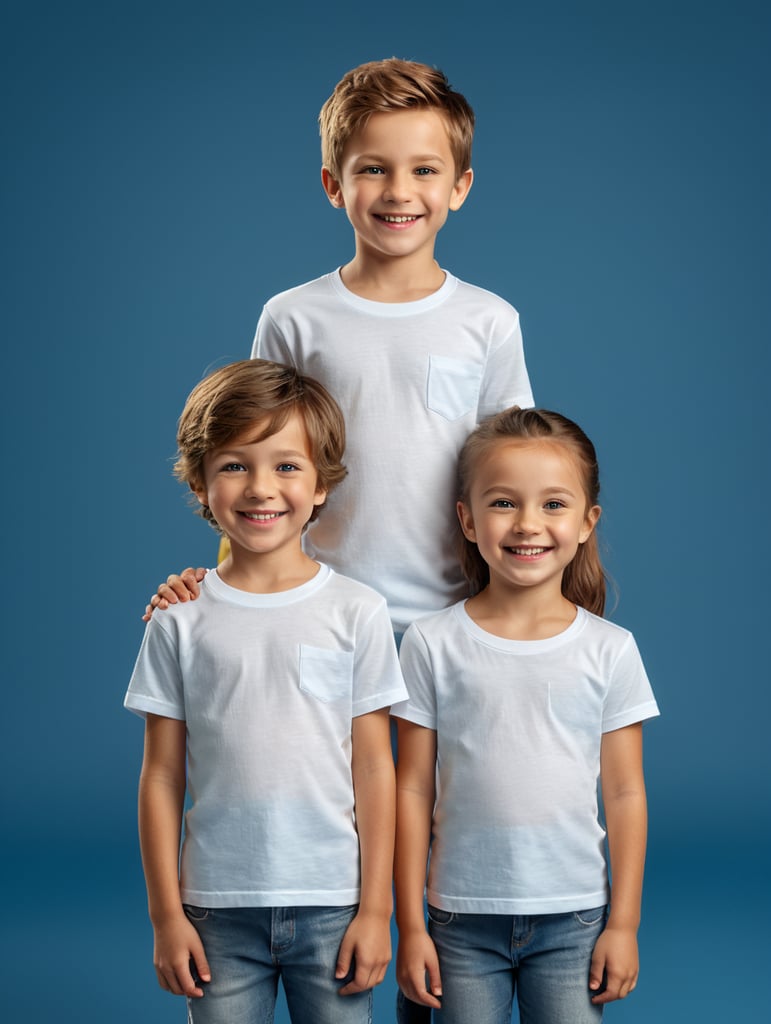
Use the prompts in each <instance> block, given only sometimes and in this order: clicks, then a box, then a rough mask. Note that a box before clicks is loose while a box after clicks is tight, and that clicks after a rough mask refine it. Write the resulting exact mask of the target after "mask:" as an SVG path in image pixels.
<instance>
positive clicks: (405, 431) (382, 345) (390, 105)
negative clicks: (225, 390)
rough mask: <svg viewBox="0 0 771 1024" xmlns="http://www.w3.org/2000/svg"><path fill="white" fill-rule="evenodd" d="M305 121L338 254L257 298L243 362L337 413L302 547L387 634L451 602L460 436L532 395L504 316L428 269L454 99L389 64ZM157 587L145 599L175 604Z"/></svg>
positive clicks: (459, 141)
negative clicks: (339, 217)
mask: <svg viewBox="0 0 771 1024" xmlns="http://www.w3.org/2000/svg"><path fill="white" fill-rule="evenodd" d="M319 122H320V128H321V148H322V161H323V167H322V171H321V178H322V183H323V185H324V189H325V191H326V194H327V196H328V198H329V200H330V202H331V203H332V205H333V206H335V207H336V208H338V209H343V210H345V211H346V214H347V215H348V218H349V220H350V222H351V225H352V227H353V232H354V242H355V252H354V256H353V258H352V259H351V260H350V262H349V263H347V264H346V265H345V266H344V267H342V268H341V269H340V270H337V271H334V272H333V273H331V274H327V275H326V276H324V277H322V278H319V279H318V280H316V281H311V282H310V283H308V284H304V285H301V286H299V287H297V288H293V289H291V290H290V291H287V292H283V293H282V294H280V295H276V296H275V297H274V298H272V299H270V300H269V301H268V303H267V304H266V306H265V308H264V310H263V312H262V315H261V317H260V320H259V323H258V325H257V333H256V337H255V340H254V348H253V351H252V354H253V356H256V357H262V358H267V359H275V360H276V361H277V362H281V363H286V364H288V365H291V366H295V367H297V369H298V370H299V371H300V372H301V373H310V374H312V375H313V376H314V377H316V378H317V379H318V380H320V381H321V382H322V383H323V384H324V385H325V386H326V387H328V388H329V390H330V392H331V393H332V394H333V395H334V396H335V398H336V399H337V401H339V402H340V404H341V406H342V408H343V409H344V410H345V416H346V423H347V426H348V439H349V440H348V453H347V457H348V464H349V467H350V470H351V477H352V480H351V486H350V487H347V488H345V489H343V490H341V491H339V492H337V493H335V494H334V495H332V496H331V497H330V500H329V507H328V509H327V511H326V513H325V515H324V517H323V518H322V519H321V520H319V522H318V523H314V524H313V525H312V526H311V528H310V529H309V530H308V534H307V536H306V538H305V548H306V551H307V552H308V553H309V554H310V555H311V556H312V557H317V558H319V559H321V560H322V561H324V562H326V563H327V564H329V565H331V566H332V567H333V568H335V569H336V570H338V571H340V572H344V573H346V574H347V575H351V576H353V577H355V578H356V579H359V580H362V581H363V582H365V583H368V584H369V585H370V586H372V587H374V588H375V589H376V590H377V591H378V592H379V593H381V594H383V595H384V596H385V598H386V600H387V602H388V606H389V609H390V613H391V618H392V622H393V626H394V629H395V631H396V632H397V633H401V632H403V631H404V630H405V629H406V627H407V626H408V625H409V623H410V622H412V621H413V619H415V618H417V617H418V616H420V615H424V614H427V613H430V612H435V611H438V610H439V609H441V608H444V607H446V606H448V605H450V604H453V603H454V602H456V601H458V600H460V599H461V598H462V597H463V596H464V594H465V592H466V587H465V583H464V581H463V577H462V574H461V572H460V568H459V566H458V558H457V554H456V549H455V538H456V536H457V524H456V523H455V521H454V517H453V510H454V508H455V498H456V494H455V472H456V461H457V456H458V453H459V451H460V449H461V447H462V445H463V443H464V441H465V440H466V437H467V436H468V434H469V433H470V432H471V430H472V429H473V428H474V427H475V426H476V424H477V423H478V422H479V420H480V419H483V418H484V417H486V416H488V415H491V414H492V413H495V412H498V411H500V410H501V409H504V408H506V407H508V406H511V405H520V406H531V405H532V404H533V398H532V394H531V390H530V384H529V381H528V376H527V370H526V368H525V360H524V354H523V349H522V336H521V333H520V327H519V317H518V314H517V312H516V310H515V309H513V308H512V307H511V306H510V305H509V304H508V303H507V302H505V301H504V300H503V299H501V298H499V297H498V296H496V295H493V294H492V293H491V292H488V291H484V290H482V289H480V288H476V287H474V286H472V285H469V284H465V283H464V282H462V281H459V280H458V279H457V278H455V277H453V276H452V274H450V273H448V272H446V271H444V270H442V269H441V268H440V267H439V264H438V263H437V262H436V260H435V259H434V247H435V242H436V236H437V234H438V232H439V230H440V229H441V227H442V225H443V224H444V223H445V220H446V219H447V216H448V214H449V212H450V211H454V210H458V209H459V208H460V207H461V206H462V205H463V202H464V201H465V199H466V196H467V195H468V191H469V189H470V187H471V182H472V178H473V172H472V170H471V142H472V136H473V131H474V114H473V112H472V110H471V107H470V106H469V104H468V103H467V102H466V100H465V98H464V97H463V96H462V95H461V94H460V93H458V92H455V91H454V90H453V89H452V88H451V87H450V85H449V83H448V81H447V79H446V77H445V76H444V75H443V74H442V72H441V71H438V70H437V69H435V68H431V67H428V66H427V65H425V64H418V63H415V62H411V61H404V60H397V59H396V58H392V59H389V60H382V61H374V62H372V63H368V64H363V65H361V66H360V67H357V68H354V69H353V70H352V71H350V72H348V74H346V75H345V76H344V77H343V78H342V80H341V81H340V83H339V84H338V85H337V87H336V88H335V90H334V92H333V93H332V95H331V96H330V98H329V99H328V100H327V102H326V103H325V104H324V106H323V108H322V110H321V114H320V117H319ZM186 578H188V579H190V586H191V588H192V589H193V591H195V589H196V588H195V582H194V580H193V579H192V578H191V576H190V575H189V574H186ZM175 586H176V591H173V590H172V589H169V588H162V594H163V595H164V596H165V597H168V598H169V599H170V600H171V601H172V602H173V601H175V600H176V599H177V597H179V598H180V599H181V600H183V601H184V600H187V598H188V596H189V595H188V593H187V591H186V589H185V587H184V585H181V584H179V582H178V580H177V581H176V583H175ZM157 603H158V602H157V599H156V598H154V599H153V604H154V605H155V604H157ZM162 606H164V607H165V602H162Z"/></svg>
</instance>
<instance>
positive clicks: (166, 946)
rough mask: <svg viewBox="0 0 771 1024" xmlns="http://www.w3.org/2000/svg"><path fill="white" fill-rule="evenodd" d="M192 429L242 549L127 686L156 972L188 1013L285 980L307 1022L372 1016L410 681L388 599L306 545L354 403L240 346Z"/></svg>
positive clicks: (184, 421) (264, 1006) (186, 461)
mask: <svg viewBox="0 0 771 1024" xmlns="http://www.w3.org/2000/svg"><path fill="white" fill-rule="evenodd" d="M177 441H178V448H179V458H178V461H177V464H176V467H175V470H176V473H177V476H178V477H179V478H180V479H181V480H182V481H184V482H185V483H187V484H188V485H189V486H190V488H191V490H192V491H193V492H194V494H195V496H196V498H197V500H198V502H199V503H200V510H201V514H202V515H203V516H204V518H206V519H208V520H209V521H210V522H211V523H212V524H213V525H214V526H215V527H216V528H217V529H218V530H219V531H221V532H223V533H224V534H225V535H226V536H227V538H228V540H229V543H230V553H229V555H228V557H227V558H226V559H225V560H224V561H223V562H222V563H221V564H220V565H219V566H218V567H217V569H216V570H215V571H212V572H209V573H208V574H207V575H206V578H205V580H204V582H203V585H202V590H201V595H200V598H199V600H198V601H196V602H195V603H192V604H190V603H188V604H181V605H178V606H177V607H175V608H173V609H170V610H169V611H168V612H166V613H165V614H163V615H156V616H155V617H154V618H153V619H152V621H151V622H150V623H149V624H148V627H147V631H146V633H145V637H144V640H143V643H142V648H141V650H140V653H139V657H138V659H137V663H136V667H135V669H134V673H133V675H132V678H131V683H130V685H129V689H128V693H127V695H126V699H125V704H126V707H128V708H130V709H131V710H134V711H136V712H138V713H140V714H142V715H143V716H144V717H145V719H146V726H145V755H144V761H143V765H142V774H141V780H140V799H139V810H140V842H141V849H142V859H143V864H144V870H145V877H146V882H147V891H148V907H149V912H150V917H151V920H152V924H153V931H154V935H155V955H154V960H155V967H156V971H157V974H158V981H159V983H160V985H161V987H162V988H164V989H167V990H168V991H171V992H173V993H175V994H177V995H185V996H187V998H188V1013H189V1020H190V1021H192V1022H194V1024H231V1022H232V1021H235V1020H247V1019H248V1020H257V1019H259V1020H272V1017H273V1007H274V1005H275V998H276V987H277V983H278V978H279V977H281V978H282V979H283V984H284V989H285V993H286V997H287V1003H288V1006H289V1011H290V1014H291V1017H292V1020H293V1021H295V1022H296V1024H307V1022H308V1021H313V1022H314V1024H366V1022H369V1021H370V1020H371V1012H372V1009H371V1007H372V993H371V988H372V986H373V985H376V984H378V983H379V982H380V981H382V979H383V977H384V975H385V971H386V966H387V964H388V961H389V959H390V933H389V923H390V917H391V867H392V861H393V839H394V836H393V832H394V799H395V794H394V767H393V760H392V757H391V747H390V733H389V724H388V709H389V706H390V704H391V703H392V702H394V701H397V700H400V699H403V698H404V697H406V691H405V688H404V683H403V682H402V680H401V675H400V672H399V667H398V660H397V656H396V648H395V644H394V640H393V635H392V632H391V626H390V622H389V618H388V613H387V609H386V605H385V602H384V600H383V599H382V598H381V597H380V596H379V595H378V594H375V593H374V592H373V591H372V590H370V589H369V588H368V587H365V586H363V585H362V584H360V583H357V582H354V581H353V580H350V579H347V578H345V577H342V576H339V575H337V574H336V573H335V572H334V571H333V570H331V569H330V568H329V567H328V566H325V565H323V564H319V563H318V562H316V561H315V560H313V559H312V558H311V557H309V556H308V555H307V554H306V553H305V552H304V551H303V549H302V543H301V538H302V534H303V531H304V529H305V527H306V524H307V523H308V522H309V521H311V520H315V519H316V516H317V515H318V513H319V510H320V509H321V507H322V506H323V505H324V502H325V501H326V498H327V495H328V494H329V493H331V492H332V491H333V489H334V487H335V486H336V484H337V483H338V482H339V481H340V480H342V478H343V477H344V476H345V472H346V471H345V469H344V467H343V465H342V461H341V460H342V454H343V447H344V443H345V429H344V424H343V419H342V415H341V413H340V410H339V408H338V406H337V405H336V403H335V402H334V401H333V400H332V399H331V398H330V396H329V395H328V393H327V392H326V391H325V389H324V388H322V387H321V386H320V385H319V384H317V383H316V382H315V381H313V380H312V379H310V378H307V377H301V376H300V375H299V374H298V373H297V372H296V371H295V370H293V369H291V368H289V367H285V366H278V365H276V364H274V363H270V362H266V361H264V360H245V361H243V362H241V363H235V364H233V365H231V366H226V367H223V368H222V369H220V370H217V371H215V372H214V373H213V374H211V375H210V376H209V377H207V378H206V379H205V380H204V381H202V382H201V383H200V384H199V385H198V386H197V387H196V388H195V389H194V390H193V392H192V393H191V395H190V397H189V398H188V401H187V404H186V406H185V410H184V412H183V414H182V417H181V419H180V423H179V431H178V437H177ZM186 762H187V769H188V774H187V778H186ZM186 788H187V790H188V792H189V794H190V798H191V801H192V804H191V807H190V810H189V811H188V813H187V814H186V815H185V838H184V843H183V846H182V857H181V868H180V860H179V846H180V832H181V827H182V813H183V803H184V798H185V791H186ZM340 995H344V996H347V998H344V999H341V998H340Z"/></svg>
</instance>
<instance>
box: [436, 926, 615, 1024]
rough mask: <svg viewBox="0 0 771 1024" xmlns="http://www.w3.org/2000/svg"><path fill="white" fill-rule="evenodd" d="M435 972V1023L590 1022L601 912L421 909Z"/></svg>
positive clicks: (595, 1014) (596, 1015)
mask: <svg viewBox="0 0 771 1024" xmlns="http://www.w3.org/2000/svg"><path fill="white" fill-rule="evenodd" d="M428 915H429V931H430V934H431V938H432V939H433V941H434V945H435V946H436V950H437V953H438V956H439V967H440V970H441V973H442V993H443V994H442V1009H441V1011H435V1013H434V1021H435V1024H469V1022H470V1021H473V1024H510V1021H511V1013H512V1007H513V1001H514V997H515V995H516V999H517V1003H518V1006H519V1017H520V1022H521V1024H568V1022H569V1024H597V1022H598V1021H600V1020H602V1007H601V1006H595V1005H594V1004H593V1003H592V1002H591V999H590V994H589V965H590V963H591V958H592V950H593V949H594V945H595V943H596V941H597V939H598V937H599V935H600V933H601V932H602V930H603V928H604V927H605V921H606V918H607V908H606V907H597V908H596V909H594V910H586V911H580V912H576V913H569V914H544V915H541V916H533V917H511V916H509V915H506V914H455V913H450V912H448V911H444V910H437V909H436V908H434V907H429V908H428Z"/></svg>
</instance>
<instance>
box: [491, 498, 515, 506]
mask: <svg viewBox="0 0 771 1024" xmlns="http://www.w3.org/2000/svg"><path fill="white" fill-rule="evenodd" d="M490 507H491V508H514V503H513V502H511V501H509V500H508V498H496V500H495V501H494V502H492V504H491V506H490Z"/></svg>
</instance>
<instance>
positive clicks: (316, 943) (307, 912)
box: [185, 906, 372, 1024]
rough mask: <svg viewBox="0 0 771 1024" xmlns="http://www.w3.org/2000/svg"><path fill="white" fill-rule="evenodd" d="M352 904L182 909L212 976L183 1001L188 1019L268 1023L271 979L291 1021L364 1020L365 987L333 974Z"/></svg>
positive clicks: (368, 1018) (206, 1023)
mask: <svg viewBox="0 0 771 1024" xmlns="http://www.w3.org/2000/svg"><path fill="white" fill-rule="evenodd" d="M356 910H357V908H356V907H355V906H353V907H237V908H225V909H214V910H212V909H206V908H202V907H190V906H186V907H185V913H186V914H187V916H188V918H189V920H190V921H191V922H192V923H193V925H194V926H195V928H196V930H197V932H198V934H199V935H200V937H201V941H202V942H203V947H204V950H205V951H206V956H207V959H208V961H209V966H210V967H211V978H212V980H211V981H210V982H209V983H208V984H205V985H204V986H203V988H204V992H205V994H204V996H203V998H198V999H188V1000H187V1006H188V1024H272V1021H273V1016H274V1011H275V1005H276V993H277V991H278V981H279V978H281V981H282V983H283V986H284V994H285V995H286V1001H287V1006H288V1007H289V1016H290V1018H291V1020H292V1021H293V1024H371V1022H372V992H371V991H370V992H361V993H356V994H355V995H351V996H341V995H339V991H340V989H341V988H342V986H343V985H344V984H345V983H346V980H347V979H344V980H342V981H341V980H339V979H336V978H335V966H336V964H337V954H338V951H339V949H340V943H341V942H342V939H343V935H344V934H345V931H346V929H347V928H348V925H349V924H350V923H351V921H352V920H353V918H354V915H355V914H356Z"/></svg>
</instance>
